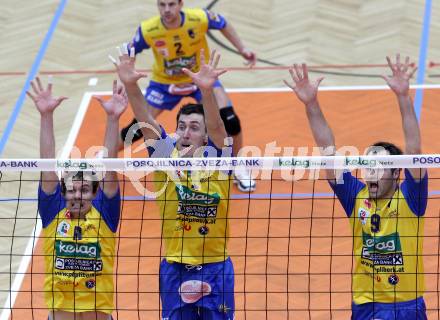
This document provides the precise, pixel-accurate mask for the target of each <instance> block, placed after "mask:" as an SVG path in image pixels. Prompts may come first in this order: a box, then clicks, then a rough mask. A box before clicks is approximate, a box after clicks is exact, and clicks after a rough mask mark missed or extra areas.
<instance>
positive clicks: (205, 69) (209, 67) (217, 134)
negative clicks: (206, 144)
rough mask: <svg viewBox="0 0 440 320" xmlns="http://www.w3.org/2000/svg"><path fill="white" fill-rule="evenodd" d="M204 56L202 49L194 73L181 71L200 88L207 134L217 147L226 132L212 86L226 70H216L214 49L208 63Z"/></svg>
mask: <svg viewBox="0 0 440 320" xmlns="http://www.w3.org/2000/svg"><path fill="white" fill-rule="evenodd" d="M204 56H205V55H204V52H203V50H202V51H201V53H200V57H201V58H200V59H201V60H200V62H201V65H200V70H199V72H197V73H194V72H191V71H190V70H188V69H183V72H184V73H185V74H186V75H188V76H189V77H191V79H192V80H193V82H194V83H195V84H196V85H197V87H199V88H200V91H201V92H202V104H203V109H204V112H205V123H206V130H207V132H208V136H209V138H210V139H211V141H212V142H213V143H214V144H215V146H216V147H217V148H222V147H223V145H224V141H225V138H226V137H227V134H226V130H225V125H224V123H223V120H222V118H221V117H220V112H219V108H218V106H217V100H216V99H215V96H214V90H213V86H214V83H215V82H216V81H217V79H218V77H219V76H220V75H222V74H223V73H225V72H226V70H217V65H218V62H219V60H220V54H218V53H216V52H215V50H213V51H212V53H211V57H210V59H209V62H208V64H206V63H205V58H204Z"/></svg>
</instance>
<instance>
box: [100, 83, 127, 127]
mask: <svg viewBox="0 0 440 320" xmlns="http://www.w3.org/2000/svg"><path fill="white" fill-rule="evenodd" d="M94 98H95V99H96V100H98V101H99V103H100V104H101V106H102V107H103V108H104V110H105V112H106V113H107V115H108V116H109V117H111V116H113V117H115V118H116V119H119V117H120V116H121V115H122V114H123V113H124V111H125V110H127V106H128V98H127V93H126V92H125V89H124V86H122V85H119V84H118V83H117V81H116V80H113V95H112V97H111V98H110V99H109V100H107V101H104V99H102V98H101V97H99V96H94Z"/></svg>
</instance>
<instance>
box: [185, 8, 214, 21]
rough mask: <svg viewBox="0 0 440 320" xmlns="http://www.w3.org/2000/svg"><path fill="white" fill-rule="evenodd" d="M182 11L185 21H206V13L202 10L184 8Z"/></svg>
mask: <svg viewBox="0 0 440 320" xmlns="http://www.w3.org/2000/svg"><path fill="white" fill-rule="evenodd" d="M182 11H183V13H184V14H185V17H186V19H188V21H190V22H202V21H207V20H208V17H207V13H206V11H205V10H204V9H201V8H184V9H183V10H182Z"/></svg>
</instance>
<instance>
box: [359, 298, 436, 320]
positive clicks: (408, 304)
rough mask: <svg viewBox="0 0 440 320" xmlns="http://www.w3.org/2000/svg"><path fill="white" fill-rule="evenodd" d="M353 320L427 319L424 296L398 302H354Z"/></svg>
mask: <svg viewBox="0 0 440 320" xmlns="http://www.w3.org/2000/svg"><path fill="white" fill-rule="evenodd" d="M352 311H353V313H352V316H351V319H352V320H427V319H428V318H427V316H426V305H425V301H424V300H423V297H420V298H417V299H415V300H411V301H405V302H396V303H379V302H372V303H364V304H355V303H353V304H352Z"/></svg>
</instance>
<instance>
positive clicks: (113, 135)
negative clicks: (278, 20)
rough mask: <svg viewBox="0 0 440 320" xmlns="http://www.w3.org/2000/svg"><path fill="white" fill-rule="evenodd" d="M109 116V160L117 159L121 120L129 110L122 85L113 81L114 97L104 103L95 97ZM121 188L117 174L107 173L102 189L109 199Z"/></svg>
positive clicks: (106, 135)
mask: <svg viewBox="0 0 440 320" xmlns="http://www.w3.org/2000/svg"><path fill="white" fill-rule="evenodd" d="M95 99H96V100H98V101H99V103H100V104H101V106H102V108H103V109H104V110H105V113H106V114H107V125H106V129H105V138H104V145H105V147H106V149H107V152H108V153H107V156H108V157H109V158H117V156H118V141H119V118H120V117H121V115H122V114H123V113H124V111H125V110H127V106H128V98H127V94H126V92H125V89H124V87H123V86H122V85H118V83H117V81H116V80H114V81H113V95H112V97H111V98H110V99H109V100H107V101H104V100H103V99H102V98H101V97H95ZM118 188H119V182H118V180H117V174H116V172H115V171H108V172H106V176H105V178H104V180H103V181H101V189H102V191H103V192H104V193H105V195H106V196H107V197H108V198H111V197H113V196H114V195H115V194H116V192H117V191H118Z"/></svg>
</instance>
